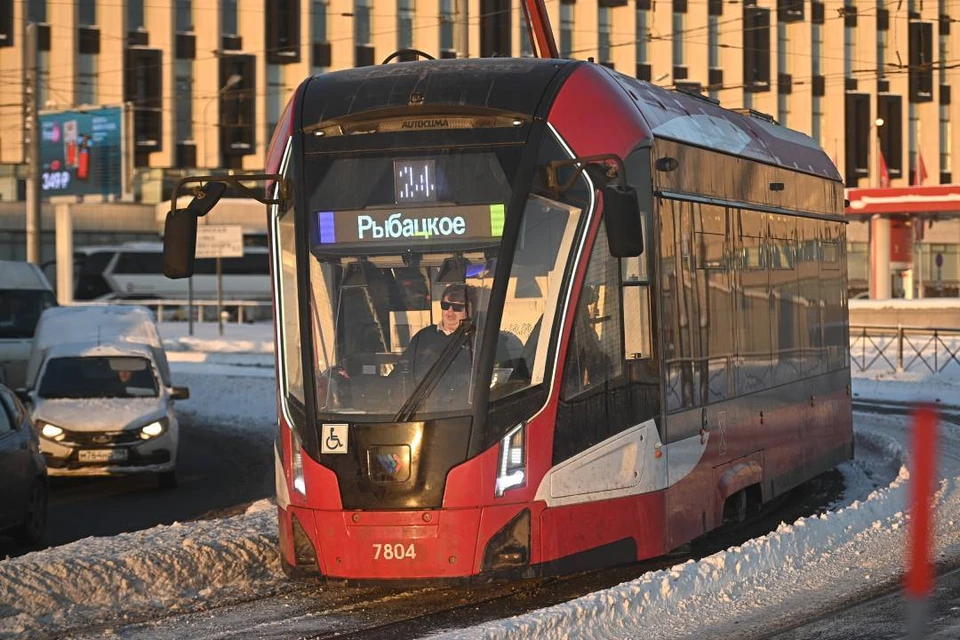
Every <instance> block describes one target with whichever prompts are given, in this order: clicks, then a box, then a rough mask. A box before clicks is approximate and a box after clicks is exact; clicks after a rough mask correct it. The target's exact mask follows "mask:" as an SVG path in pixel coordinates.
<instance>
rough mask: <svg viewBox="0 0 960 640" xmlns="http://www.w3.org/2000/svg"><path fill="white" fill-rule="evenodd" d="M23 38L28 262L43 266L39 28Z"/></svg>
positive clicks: (30, 28) (30, 26)
mask: <svg viewBox="0 0 960 640" xmlns="http://www.w3.org/2000/svg"><path fill="white" fill-rule="evenodd" d="M25 34H26V35H25V36H24V42H23V45H24V52H25V56H24V57H25V59H24V65H23V66H24V82H23V116H24V117H23V121H24V122H23V124H24V127H23V133H24V141H23V142H24V150H25V152H26V156H27V158H26V160H27V262H32V263H34V264H38V265H39V264H40V114H39V113H38V109H39V105H38V104H37V84H38V82H37V80H38V77H37V76H38V73H37V25H36V24H35V23H33V22H29V23H27V25H26V29H25Z"/></svg>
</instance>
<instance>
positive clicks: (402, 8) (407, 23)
mask: <svg viewBox="0 0 960 640" xmlns="http://www.w3.org/2000/svg"><path fill="white" fill-rule="evenodd" d="M412 47H413V0H397V48H398V49H410V48H412Z"/></svg>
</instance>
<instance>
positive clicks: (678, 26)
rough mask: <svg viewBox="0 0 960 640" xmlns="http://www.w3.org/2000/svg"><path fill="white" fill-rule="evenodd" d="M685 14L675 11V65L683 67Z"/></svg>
mask: <svg viewBox="0 0 960 640" xmlns="http://www.w3.org/2000/svg"><path fill="white" fill-rule="evenodd" d="M684 16H685V14H683V13H680V12H678V11H674V12H673V66H675V67H682V66H683V65H684V61H683V40H684V34H683V22H684Z"/></svg>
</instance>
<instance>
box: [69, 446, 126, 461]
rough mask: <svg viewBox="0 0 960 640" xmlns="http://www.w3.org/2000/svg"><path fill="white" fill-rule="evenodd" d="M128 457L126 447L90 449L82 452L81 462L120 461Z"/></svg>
mask: <svg viewBox="0 0 960 640" xmlns="http://www.w3.org/2000/svg"><path fill="white" fill-rule="evenodd" d="M126 459H127V450H126V449H90V450H88V451H81V452H80V462H118V461H121V460H126Z"/></svg>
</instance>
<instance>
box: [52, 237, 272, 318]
mask: <svg viewBox="0 0 960 640" xmlns="http://www.w3.org/2000/svg"><path fill="white" fill-rule="evenodd" d="M259 237H260V235H259V234H258V235H256V236H254V239H255V240H254V242H255V241H256V239H257V238H259ZM254 242H251V241H247V239H246V237H245V246H244V255H243V257H240V258H221V269H222V273H223V297H224V299H225V300H253V301H257V300H259V301H268V300H270V267H269V260H268V253H267V248H266V247H264V246H258V243H257V244H255V243H254ZM73 255H74V271H73V273H74V283H75V284H74V293H73V298H74V300H77V301H93V300H155V299H171V300H187V298H188V296H189V284H188V282H187V281H186V280H179V281H178V280H170V279H169V278H166V277H164V275H163V243H162V242H127V243H122V244H118V245H94V246H85V247H76V248H75V249H74V252H73ZM50 264H51V265H52V264H55V263H50ZM52 269H53V267H48V268H47V271H50V270H52ZM193 296H194V298H195V299H198V300H203V299H205V300H215V299H216V297H217V276H216V260H214V259H212V258H207V259H204V260H197V264H196V270H195V274H194V278H193Z"/></svg>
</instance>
